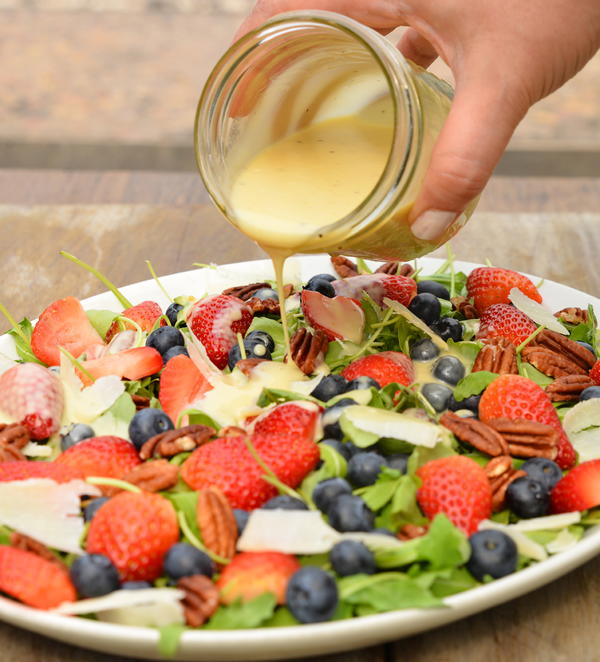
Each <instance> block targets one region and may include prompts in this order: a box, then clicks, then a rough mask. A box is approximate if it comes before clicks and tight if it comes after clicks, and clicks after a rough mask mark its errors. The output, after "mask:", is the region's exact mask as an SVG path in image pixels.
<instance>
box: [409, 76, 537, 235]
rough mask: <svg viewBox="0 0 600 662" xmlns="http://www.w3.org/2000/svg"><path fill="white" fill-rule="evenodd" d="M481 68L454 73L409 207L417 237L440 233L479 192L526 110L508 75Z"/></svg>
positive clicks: (441, 233)
mask: <svg viewBox="0 0 600 662" xmlns="http://www.w3.org/2000/svg"><path fill="white" fill-rule="evenodd" d="M481 73H482V75H471V76H465V77H462V78H461V77H459V76H457V86H456V95H455V98H454V101H453V103H452V107H451V109H450V113H449V115H448V117H447V119H446V122H445V124H444V127H443V129H442V131H441V133H440V135H439V137H438V139H437V141H436V144H435V146H434V148H433V152H432V155H431V160H430V163H429V167H428V169H427V172H426V174H425V178H424V181H423V185H422V187H421V191H420V193H419V195H418V197H417V199H416V201H415V203H414V205H413V208H412V210H411V213H410V221H411V230H412V232H413V234H414V235H415V236H416V237H418V238H419V239H424V240H434V239H437V238H440V237H441V236H442V235H443V233H444V231H445V230H446V229H447V228H448V226H449V225H451V224H452V223H453V222H454V221H455V220H456V219H457V218H458V217H459V216H460V215H461V214H462V212H463V211H464V210H465V207H466V206H467V205H468V204H469V202H471V201H472V200H474V199H475V198H476V197H477V196H478V195H479V194H480V193H481V191H482V190H483V188H484V186H485V185H486V183H487V181H488V179H489V178H490V176H491V174H492V172H493V170H494V168H495V166H496V164H497V163H498V161H499V160H500V157H501V156H502V153H503V151H504V149H505V148H506V145H507V144H508V141H509V140H510V137H511V135H512V133H513V131H514V130H515V128H516V126H517V124H518V123H519V122H520V121H521V119H522V118H523V116H524V114H525V112H526V111H527V107H528V104H527V103H525V102H524V99H523V100H521V99H519V98H518V94H516V90H511V89H510V84H509V82H508V81H505V82H504V84H502V82H501V79H500V80H499V76H493V75H491V72H490V70H489V69H488V71H487V72H481ZM483 74H485V75H483Z"/></svg>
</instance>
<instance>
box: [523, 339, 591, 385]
mask: <svg viewBox="0 0 600 662" xmlns="http://www.w3.org/2000/svg"><path fill="white" fill-rule="evenodd" d="M521 358H522V359H523V360H524V361H527V363H531V364H532V365H534V366H535V367H536V368H537V369H538V370H539V371H540V372H543V373H544V374H545V375H548V376H549V377H564V376H565V375H585V374H586V373H587V370H586V369H585V368H582V367H580V366H579V365H577V363H575V362H574V361H571V360H570V359H568V358H567V357H566V356H563V355H562V354H559V353H558V352H555V351H553V350H551V349H548V348H546V347H538V346H536V345H534V346H533V347H532V346H531V345H527V347H525V348H524V349H523V351H522V352H521Z"/></svg>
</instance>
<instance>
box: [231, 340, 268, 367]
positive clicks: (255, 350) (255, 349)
mask: <svg viewBox="0 0 600 662" xmlns="http://www.w3.org/2000/svg"><path fill="white" fill-rule="evenodd" d="M244 349H245V351H246V358H247V359H264V360H265V361H270V360H271V352H270V351H269V348H268V347H267V346H266V345H265V344H264V343H262V342H260V341H258V340H255V339H251V340H250V341H248V340H244ZM241 360H242V350H241V349H240V346H239V344H238V343H236V344H235V345H234V346H233V347H232V348H231V349H230V350H229V357H228V359H227V365H228V366H229V368H230V369H231V370H233V369H234V368H235V366H236V364H237V362H238V361H241Z"/></svg>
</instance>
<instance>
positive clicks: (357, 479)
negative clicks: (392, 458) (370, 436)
mask: <svg viewBox="0 0 600 662" xmlns="http://www.w3.org/2000/svg"><path fill="white" fill-rule="evenodd" d="M385 466H387V460H386V459H385V458H384V457H383V455H379V453H375V452H373V451H370V452H364V451H363V452H362V453H357V454H356V455H355V456H354V457H352V458H351V459H350V461H349V462H348V480H349V481H350V483H351V484H352V485H354V486H355V487H366V486H367V485H373V483H374V482H375V481H376V480H377V476H379V474H380V472H381V469H382V467H385Z"/></svg>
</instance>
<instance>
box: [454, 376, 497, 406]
mask: <svg viewBox="0 0 600 662" xmlns="http://www.w3.org/2000/svg"><path fill="white" fill-rule="evenodd" d="M498 377H499V375H498V374H496V373H495V372H488V371H487V370H480V371H479V372H471V373H470V374H468V375H467V376H466V377H463V378H462V379H461V380H460V381H459V382H458V384H457V385H456V387H455V389H454V399H455V400H457V401H458V402H461V401H462V400H464V399H465V398H468V397H469V396H471V395H479V394H480V393H481V392H483V391H484V390H485V389H486V388H487V387H488V386H489V385H490V384H491V383H492V382H493V381H494V380H495V379H497V378H498Z"/></svg>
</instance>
